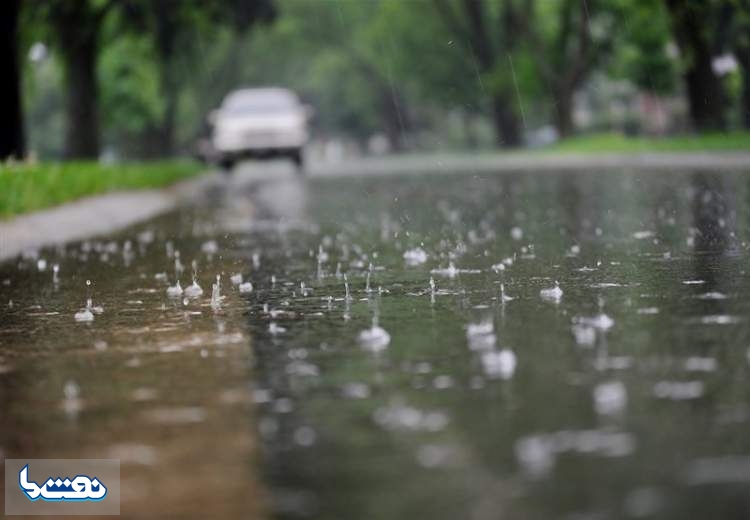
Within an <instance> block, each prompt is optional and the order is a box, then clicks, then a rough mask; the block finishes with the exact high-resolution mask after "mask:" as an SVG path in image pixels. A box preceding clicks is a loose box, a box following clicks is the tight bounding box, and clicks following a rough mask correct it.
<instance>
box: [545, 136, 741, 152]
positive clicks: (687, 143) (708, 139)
mask: <svg viewBox="0 0 750 520" xmlns="http://www.w3.org/2000/svg"><path fill="white" fill-rule="evenodd" d="M541 150H542V151H545V152H561V153H584V154H586V153H611V152H622V153H625V152H632V153H638V152H704V151H750V132H731V133H716V134H703V135H687V136H676V137H626V136H624V135H622V134H614V133H612V134H593V135H584V136H579V137H571V138H569V139H565V140H564V141H560V142H559V143H555V144H553V145H550V146H547V147H544V148H542V149H541Z"/></svg>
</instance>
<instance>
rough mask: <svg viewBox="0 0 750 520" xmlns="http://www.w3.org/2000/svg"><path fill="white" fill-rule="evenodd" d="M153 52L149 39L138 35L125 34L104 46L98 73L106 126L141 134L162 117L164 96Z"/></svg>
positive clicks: (124, 131) (121, 131) (122, 131)
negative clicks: (152, 57)
mask: <svg viewBox="0 0 750 520" xmlns="http://www.w3.org/2000/svg"><path fill="white" fill-rule="evenodd" d="M152 55H153V49H152V47H151V43H150V42H149V41H148V39H146V38H145V37H143V36H134V35H124V36H122V37H121V38H118V39H116V40H114V41H112V43H110V44H109V45H107V46H106V47H105V48H104V49H103V50H102V53H101V55H100V57H99V70H98V73H99V79H100V82H101V85H102V88H101V100H102V106H104V107H107V110H104V111H103V112H102V116H103V123H104V125H105V127H106V128H110V129H116V130H117V132H118V133H120V134H122V133H124V134H127V133H130V134H137V133H139V132H143V131H145V130H146V129H147V128H148V127H149V125H152V124H154V123H155V122H157V121H159V120H160V119H161V117H162V115H163V113H164V100H163V98H162V97H161V96H160V91H159V82H158V77H159V76H158V71H157V64H156V63H154V61H153V60H152V59H151V56H152Z"/></svg>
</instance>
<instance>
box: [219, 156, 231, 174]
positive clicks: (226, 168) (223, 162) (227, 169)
mask: <svg viewBox="0 0 750 520" xmlns="http://www.w3.org/2000/svg"><path fill="white" fill-rule="evenodd" d="M219 168H220V169H221V172H222V173H225V174H230V173H232V168H234V161H233V160H232V159H229V158H227V157H224V158H222V159H219Z"/></svg>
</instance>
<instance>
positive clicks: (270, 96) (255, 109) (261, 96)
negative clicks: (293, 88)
mask: <svg viewBox="0 0 750 520" xmlns="http://www.w3.org/2000/svg"><path fill="white" fill-rule="evenodd" d="M296 105H297V102H296V100H295V99H294V97H293V96H292V95H290V94H287V93H276V92H274V93H257V94H256V93H239V94H234V95H232V96H230V97H229V98H228V99H227V100H226V102H225V103H224V111H225V113H226V114H228V115H230V116H243V115H251V114H278V113H285V112H290V111H292V110H293V109H294V107H295V106H296Z"/></svg>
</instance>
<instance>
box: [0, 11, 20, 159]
mask: <svg viewBox="0 0 750 520" xmlns="http://www.w3.org/2000/svg"><path fill="white" fill-rule="evenodd" d="M20 7H21V2H20V0H3V1H2V2H0V70H2V71H3V75H4V78H3V80H2V81H0V120H1V121H2V123H0V161H3V160H5V159H6V158H8V157H14V158H16V159H21V158H23V156H24V154H25V146H24V135H23V117H22V108H21V75H20V70H19V62H18V14H19V10H20Z"/></svg>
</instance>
